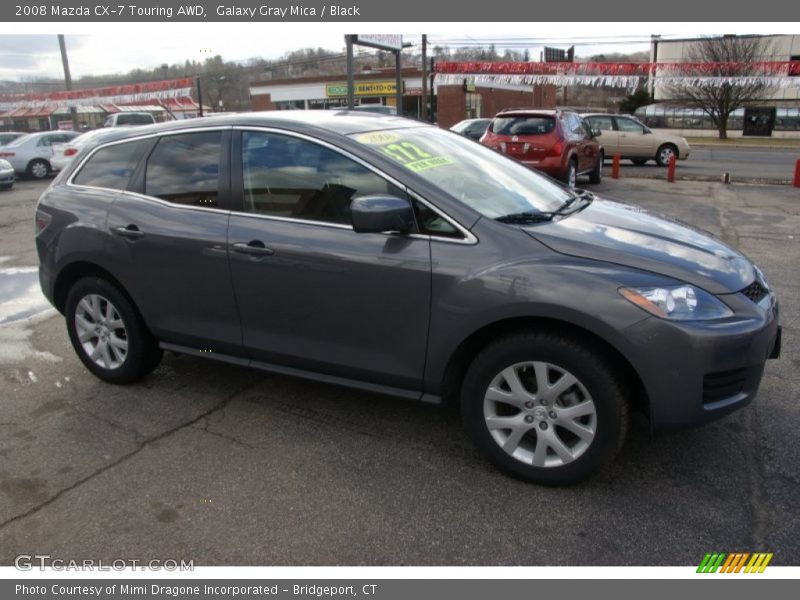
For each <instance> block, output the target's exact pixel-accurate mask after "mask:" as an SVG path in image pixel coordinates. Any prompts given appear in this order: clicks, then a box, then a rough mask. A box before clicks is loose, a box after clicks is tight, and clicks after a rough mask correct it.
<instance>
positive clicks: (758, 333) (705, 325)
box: [626, 294, 780, 430]
mask: <svg viewBox="0 0 800 600" xmlns="http://www.w3.org/2000/svg"><path fill="white" fill-rule="evenodd" d="M724 299H725V301H726V303H727V304H728V305H729V306H731V308H733V309H734V312H735V316H734V317H731V318H729V319H725V320H723V321H716V322H711V321H708V322H696V323H688V322H685V323H680V322H675V321H666V320H663V319H658V318H656V317H652V318H648V319H645V320H644V321H641V322H639V323H637V324H636V325H633V326H631V327H630V328H629V329H628V330H627V331H626V335H627V337H628V340H629V341H630V342H631V343H632V344H633V352H635V353H636V354H635V356H636V357H637V358H636V362H637V365H636V369H637V371H638V372H639V375H640V377H641V379H642V382H643V384H644V387H645V389H646V391H647V394H648V398H649V409H650V421H651V423H652V426H653V429H654V430H670V429H680V428H685V427H691V426H696V425H702V424H704V423H707V422H709V421H713V420H714V419H717V418H719V417H722V416H724V415H727V414H729V413H731V412H733V411H734V410H737V409H739V408H742V407H744V406H746V405H748V404H749V403H750V402H752V400H753V398H755V396H756V393H757V391H758V386H759V384H760V382H761V376H762V374H763V371H764V365H765V364H766V361H767V359H768V358H775V357H777V355H779V354H780V326H779V316H778V305H777V302H776V301H775V297H774V296H773V295H770V296H769V299H768V301H767V302H766V303H764V306H758V305H755V304H754V303H752V302H750V301H749V300H748V299H747V298H745V297H744V296H743V295H742V294H730V295H728V296H724Z"/></svg>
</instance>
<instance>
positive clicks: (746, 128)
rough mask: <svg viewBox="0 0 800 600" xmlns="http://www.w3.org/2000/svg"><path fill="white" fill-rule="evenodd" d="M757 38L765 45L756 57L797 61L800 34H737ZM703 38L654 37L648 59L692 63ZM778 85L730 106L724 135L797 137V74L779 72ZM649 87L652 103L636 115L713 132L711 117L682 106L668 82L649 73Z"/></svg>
mask: <svg viewBox="0 0 800 600" xmlns="http://www.w3.org/2000/svg"><path fill="white" fill-rule="evenodd" d="M740 37H747V38H758V39H759V40H760V41H761V42H762V44H763V48H764V52H763V54H762V55H761V56H758V57H756V58H757V60H759V61H765V62H776V63H785V62H786V61H800V35H768V36H740ZM702 39H705V38H685V39H673V40H663V39H661V38H659V37H656V36H654V37H653V39H652V42H651V48H650V60H651V61H652V62H655V63H680V62H691V61H692V60H694V59H693V55H692V53H693V48H694V47H696V46H697V45H698V43H700V42H701V41H702ZM776 75H778V76H779V77H780V78H782V79H784V80H783V81H779V82H778V83H780V85H774V82H773V85H770V86H769V87H767V88H766V89H765V90H764V92H763V100H760V101H758V102H752V103H749V104H748V105H747V106H745V107H742V108H740V109H738V110H737V111H735V112H734V113H733V115H731V118H730V119H729V121H728V135H729V136H730V137H739V136H771V137H782V138H797V137H800V74H799V75H794V74H788V75H787V74H780V73H776ZM649 85H650V90H651V93H652V94H653V97H654V99H655V101H656V104H653V105H650V106H646V107H642V108H640V109H639V110H637V111H636V114H637V116H638V117H639V118H640V119H642V121H643V122H644V123H645V124H647V125H648V126H650V127H653V128H658V129H672V130H676V129H677V130H679V131H677V132H676V133H680V134H681V135H690V136H700V137H703V136H716V135H717V132H716V129H715V128H714V125H713V123H712V122H711V118H710V117H709V116H708V115H707V114H705V113H704V112H703V111H702V110H701V109H698V108H689V107H686V106H682V105H681V103H680V98H678V97H676V96H675V92H674V90H673V89H672V88H670V86H665V85H659V76H658V75H656V76H655V77H653V78H651V80H650V82H649Z"/></svg>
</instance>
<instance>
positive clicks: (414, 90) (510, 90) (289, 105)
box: [250, 68, 555, 127]
mask: <svg viewBox="0 0 800 600" xmlns="http://www.w3.org/2000/svg"><path fill="white" fill-rule="evenodd" d="M401 76H402V83H403V106H402V110H401V111H398V113H402V114H403V116H406V117H410V118H419V116H420V114H421V109H422V103H423V102H424V101H426V100H427V99H425V98H423V96H422V71H421V70H420V69H417V68H404V69H403V70H402V73H401ZM354 83H355V90H354V92H355V93H354V96H355V104H356V105H357V106H359V105H360V106H363V105H368V104H377V105H383V106H395V105H396V99H395V97H396V96H395V93H396V89H397V87H396V81H395V78H394V69H376V70H370V71H367V72H362V73H358V74H357V75H356V76H355V78H354ZM250 104H251V107H252V109H253V110H298V109H300V110H314V109H331V108H334V109H335V108H341V107H344V106H347V76H346V75H344V74H343V75H338V76H336V75H327V76H314V77H300V78H293V79H279V80H277V79H276V80H269V81H261V82H256V83H253V84H251V86H250ZM554 106H555V88H553V87H552V86H532V85H513V84H498V85H493V86H492V87H488V86H487V87H481V86H476V85H474V84H472V83H471V82H470V81H469V80H468V79H466V78H465V79H464V81H463V83H462V84H461V85H438V84H437V83H436V82H435V81H434V84H433V109H434V110H433V114H434V118H435V119H436V120H437V122H438V124H439V125H440V126H441V127H450V126H452V125H454V124H456V123H458V122H459V121H461V120H463V119H468V118H477V117H493V116H494V115H495V114H496V113H497V112H499V111H500V110H502V109H505V108H515V107H554Z"/></svg>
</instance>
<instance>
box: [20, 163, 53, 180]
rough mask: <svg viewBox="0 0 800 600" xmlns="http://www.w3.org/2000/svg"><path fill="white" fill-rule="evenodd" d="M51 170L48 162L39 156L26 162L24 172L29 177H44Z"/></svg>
mask: <svg viewBox="0 0 800 600" xmlns="http://www.w3.org/2000/svg"><path fill="white" fill-rule="evenodd" d="M51 172H52V169H51V167H50V163H49V162H47V161H46V160H43V159H41V158H36V159H34V160H32V161H31V162H29V163H28V168H27V169H26V170H25V174H26V175H27V176H28V177H30V178H31V179H45V178H47V176H48V175H50V173H51Z"/></svg>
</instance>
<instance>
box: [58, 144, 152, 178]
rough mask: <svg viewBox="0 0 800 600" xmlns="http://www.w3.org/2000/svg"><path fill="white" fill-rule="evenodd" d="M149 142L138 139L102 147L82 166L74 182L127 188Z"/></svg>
mask: <svg viewBox="0 0 800 600" xmlns="http://www.w3.org/2000/svg"><path fill="white" fill-rule="evenodd" d="M148 143H149V142H148V141H147V140H136V141H132V142H125V143H122V144H115V145H113V146H107V147H105V148H100V149H99V150H98V151H97V152H95V153H94V154H92V156H91V157H90V158H89V160H87V161H86V163H85V164H84V165H83V166H82V167H81V169H80V171H78V174H77V175H75V177H74V178H73V180H72V182H73V183H74V184H75V185H89V186H92V187H102V188H109V189H112V190H124V189H126V188H127V187H128V183H129V182H130V180H131V176H132V175H133V172H134V170H135V169H136V165H137V164H139V160H140V159H141V157H142V153H143V152H144V150H145V148H146V147H147V146H148Z"/></svg>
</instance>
